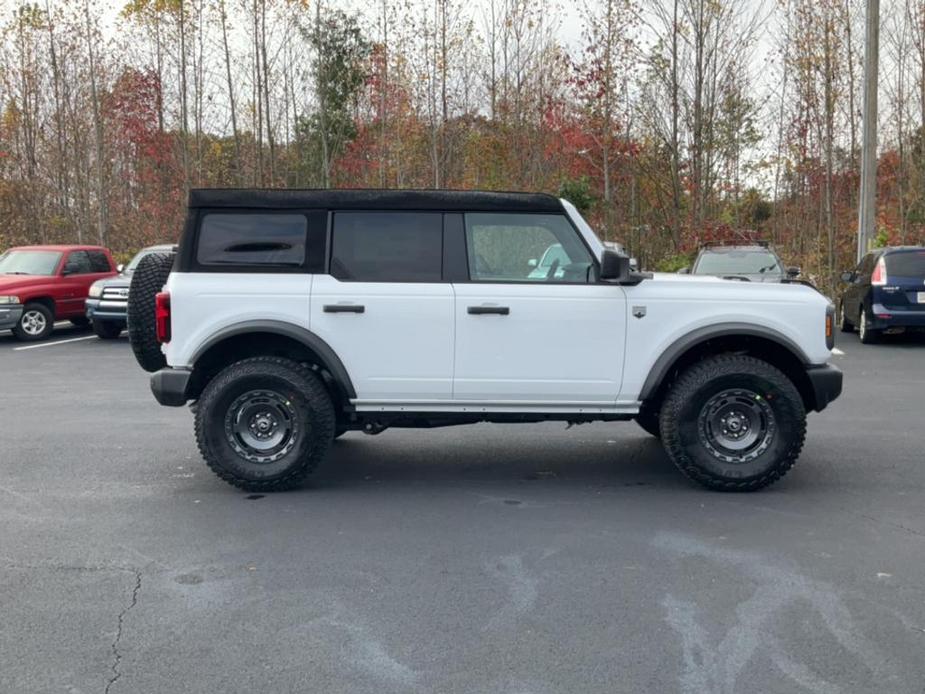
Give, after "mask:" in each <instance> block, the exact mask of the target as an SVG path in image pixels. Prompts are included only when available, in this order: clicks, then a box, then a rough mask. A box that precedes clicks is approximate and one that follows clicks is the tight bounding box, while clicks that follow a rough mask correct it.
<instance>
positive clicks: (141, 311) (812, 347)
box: [129, 190, 842, 491]
mask: <svg viewBox="0 0 925 694" xmlns="http://www.w3.org/2000/svg"><path fill="white" fill-rule="evenodd" d="M539 270H542V272H540V271H539ZM129 301H130V304H129V331H130V337H131V342H132V347H133V350H134V352H135V354H136V356H137V358H138V361H139V363H140V364H141V365H142V366H143V367H144V368H145V369H147V370H149V371H152V372H154V375H153V376H152V379H151V388H152V390H153V392H154V396H155V397H156V398H157V400H158V402H160V403H161V404H162V405H170V406H180V405H183V404H185V403H187V402H193V403H194V404H193V408H192V409H193V411H194V414H195V429H196V439H197V441H198V444H199V448H200V450H201V451H202V455H203V457H204V458H205V460H206V462H207V463H208V465H209V467H211V468H212V470H214V471H215V473H216V474H218V475H219V476H220V477H221V478H222V479H225V480H227V481H228V482H230V483H231V484H234V485H236V486H238V487H241V488H243V489H246V490H252V491H268V490H280V489H286V488H290V487H293V486H295V485H297V484H299V482H301V481H302V479H303V478H304V477H305V476H306V475H307V474H309V473H310V472H311V471H312V470H313V469H314V468H315V467H316V466H317V465H318V463H319V462H320V461H321V460H322V459H323V458H324V456H325V454H326V453H327V451H328V450H329V447H330V446H331V443H332V441H333V440H334V439H335V438H336V437H338V436H340V435H342V434H343V433H345V432H347V431H351V430H357V431H362V432H365V433H367V434H377V433H380V432H382V431H384V430H385V429H387V428H389V427H436V426H445V425H455V424H468V423H474V422H504V423H515V422H520V423H526V422H541V421H549V420H557V421H563V422H569V423H581V422H591V421H616V420H631V419H635V420H636V421H637V422H638V423H639V425H640V426H641V427H642V428H643V429H644V430H645V431H647V432H649V433H650V434H652V435H654V436H658V437H659V438H660V439H661V441H662V443H663V444H664V447H665V450H666V451H667V454H668V456H669V457H670V458H671V460H672V461H673V462H674V463H675V465H677V467H678V468H679V469H680V470H681V472H683V473H684V474H685V475H687V476H688V477H690V478H691V479H693V480H696V481H697V482H699V483H701V484H703V485H704V486H707V487H709V488H712V489H719V490H754V489H759V488H761V487H764V486H766V485H768V484H770V483H772V482H774V481H775V480H777V479H779V478H780V477H781V476H783V475H784V474H785V473H786V472H787V471H788V470H789V469H790V467H791V466H792V465H793V464H794V462H795V461H796V459H797V457H798V456H799V454H800V449H801V448H802V446H803V439H804V436H805V432H806V413H807V412H810V411H819V410H822V409H823V408H824V407H826V405H828V403H829V402H831V401H832V400H833V399H834V398H836V397H837V396H838V395H839V393H840V392H841V387H842V374H841V372H840V371H839V370H838V369H837V368H835V367H834V366H831V365H829V364H827V363H826V362H827V361H828V359H829V357H830V354H831V349H832V347H833V313H834V310H833V307H832V306H831V305H830V304H829V302H828V301H827V300H826V299H825V297H823V296H822V295H821V294H819V293H818V292H817V291H815V290H814V289H812V288H810V287H807V286H802V285H796V284H793V285H787V284H760V283H750V282H735V281H729V280H723V279H717V278H712V277H692V276H680V275H667V274H666V275H650V274H645V273H639V272H634V271H633V270H632V269H631V268H630V263H629V258H627V257H626V256H624V255H622V254H620V253H618V252H615V251H613V250H610V249H607V248H605V247H604V245H603V244H602V243H601V241H600V240H599V239H598V237H597V236H596V235H595V234H594V232H593V231H592V229H591V228H590V227H589V226H588V224H587V223H586V222H585V220H584V219H582V217H581V215H580V214H579V213H578V211H577V210H576V209H575V207H573V206H572V205H571V204H570V203H568V202H566V201H564V200H559V199H557V198H555V197H551V196H548V195H539V194H527V193H490V192H455V191H372V190H366V191H359V190H337V191H299V190H288V191H282V190H194V191H192V192H191V194H190V200H189V215H188V218H187V221H186V226H185V229H184V231H183V235H182V238H181V240H180V244H179V247H178V249H177V252H176V253H175V254H171V253H163V254H154V255H151V256H148V257H147V258H145V259H144V260H143V261H142V263H141V264H140V265H139V267H138V269H137V270H136V272H135V274H134V275H133V278H132V286H131V291H130V300H129Z"/></svg>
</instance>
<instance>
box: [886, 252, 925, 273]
mask: <svg viewBox="0 0 925 694" xmlns="http://www.w3.org/2000/svg"><path fill="white" fill-rule="evenodd" d="M886 274H887V277H889V276H891V275H893V276H895V277H922V278H925V250H921V251H897V252H895V253H889V254H888V255H887V256H886Z"/></svg>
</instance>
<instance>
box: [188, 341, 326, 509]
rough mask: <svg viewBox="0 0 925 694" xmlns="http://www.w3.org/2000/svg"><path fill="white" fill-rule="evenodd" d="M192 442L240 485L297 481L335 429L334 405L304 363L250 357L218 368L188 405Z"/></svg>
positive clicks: (266, 487)
mask: <svg viewBox="0 0 925 694" xmlns="http://www.w3.org/2000/svg"><path fill="white" fill-rule="evenodd" d="M195 415H196V417H195V421H196V441H197V443H198V444H199V450H200V451H201V452H202V456H203V458H205V461H206V464H207V465H208V466H209V467H210V468H211V469H212V471H213V472H214V473H215V474H217V475H218V476H219V477H221V478H222V479H223V480H225V481H226V482H229V483H230V484H233V485H234V486H236V487H240V488H241V489H245V490H247V491H281V490H285V489H292V488H294V487H297V486H299V485H300V484H301V483H302V481H303V480H304V479H305V477H306V476H308V475H309V474H310V473H311V472H312V471H313V470H314V469H315V467H316V466H317V465H318V463H320V462H321V460H322V459H323V458H324V456H325V454H326V453H327V451H328V449H329V448H330V446H331V441H332V440H333V437H334V434H335V427H336V421H335V415H334V406H333V405H332V403H331V398H330V396H329V395H328V392H327V390H326V389H325V387H324V384H323V383H322V382H321V381H320V380H319V379H318V377H317V376H316V375H315V374H314V373H313V372H312V370H311V369H309V368H308V367H306V366H303V365H301V364H298V363H296V362H293V361H290V360H288V359H282V358H278V357H254V358H252V359H245V360H243V361H239V362H237V363H235V364H232V365H231V366H229V367H227V368H225V369H224V370H223V371H222V372H221V373H219V374H218V375H217V376H216V377H215V378H214V379H212V381H210V382H209V384H208V385H207V386H206V388H205V390H204V391H203V393H202V396H201V397H200V398H199V402H198V403H197V406H196V410H195Z"/></svg>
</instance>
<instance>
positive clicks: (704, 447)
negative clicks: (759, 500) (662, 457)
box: [659, 354, 806, 491]
mask: <svg viewBox="0 0 925 694" xmlns="http://www.w3.org/2000/svg"><path fill="white" fill-rule="evenodd" d="M659 423H660V425H661V433H662V443H663V444H664V446H665V450H666V451H667V453H668V457H669V458H671V460H672V462H673V463H674V464H675V465H676V466H677V467H678V469H679V470H680V471H681V472H682V473H684V474H685V475H687V476H688V477H689V478H691V479H692V480H694V481H696V482H699V483H700V484H702V485H703V486H705V487H707V488H709V489H715V490H719V491H754V490H757V489H761V488H762V487H766V486H768V485H769V484H771V483H772V482H775V481H777V480H779V479H780V478H781V477H783V476H784V475H785V474H787V471H788V470H790V468H791V467H793V465H794V463H795V462H796V459H797V457H799V455H800V451H801V449H802V448H803V440H804V438H805V435H806V410H805V408H804V406H803V400H802V398H801V397H800V394H799V392H798V391H797V389H796V387H795V386H794V385H793V383H792V381H790V379H789V378H787V376H785V375H784V374H783V373H782V372H781V371H780V370H779V369H777V368H775V367H774V366H772V365H770V364H768V363H767V362H764V361H762V360H760V359H756V358H754V357H750V356H743V355H732V354H729V355H719V356H715V357H712V358H709V359H705V360H703V361H701V362H700V363H698V364H697V365H696V366H693V367H691V368H690V369H688V370H687V371H685V372H684V373H683V374H682V375H681V376H680V378H678V380H677V381H676V382H675V384H674V385H673V386H672V388H671V390H670V391H669V392H668V395H667V397H666V398H665V401H664V403H663V404H662V409H661V414H660V418H659Z"/></svg>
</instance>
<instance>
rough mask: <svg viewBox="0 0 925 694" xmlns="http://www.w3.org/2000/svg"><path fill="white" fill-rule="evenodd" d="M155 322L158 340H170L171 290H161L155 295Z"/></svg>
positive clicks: (161, 341)
mask: <svg viewBox="0 0 925 694" xmlns="http://www.w3.org/2000/svg"><path fill="white" fill-rule="evenodd" d="M154 323H155V326H156V332H157V341H158V342H160V343H164V342H170V292H160V293H159V294H158V295H157V296H156V297H154Z"/></svg>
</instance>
